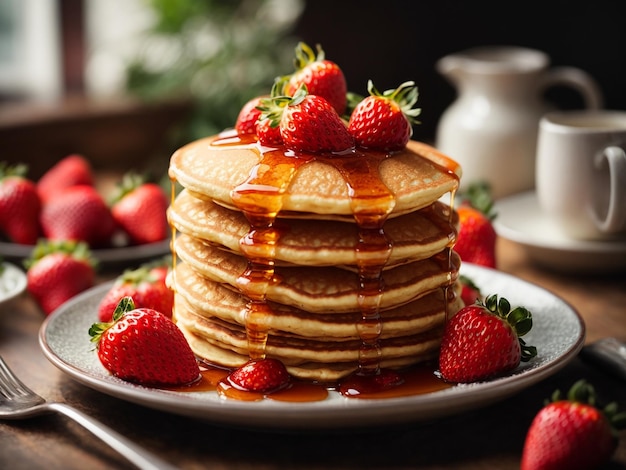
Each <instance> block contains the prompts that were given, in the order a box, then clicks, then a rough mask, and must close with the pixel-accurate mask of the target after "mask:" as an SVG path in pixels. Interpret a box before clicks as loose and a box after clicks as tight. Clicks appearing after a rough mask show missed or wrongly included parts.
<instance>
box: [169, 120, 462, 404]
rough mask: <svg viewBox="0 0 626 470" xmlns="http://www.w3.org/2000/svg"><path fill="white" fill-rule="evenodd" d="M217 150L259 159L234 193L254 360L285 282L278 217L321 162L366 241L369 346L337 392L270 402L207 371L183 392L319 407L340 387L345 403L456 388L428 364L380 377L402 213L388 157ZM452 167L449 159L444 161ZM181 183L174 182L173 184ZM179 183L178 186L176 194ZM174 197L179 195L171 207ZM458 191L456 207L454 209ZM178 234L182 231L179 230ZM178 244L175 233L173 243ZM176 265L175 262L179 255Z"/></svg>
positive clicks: (294, 388)
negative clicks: (272, 302)
mask: <svg viewBox="0 0 626 470" xmlns="http://www.w3.org/2000/svg"><path fill="white" fill-rule="evenodd" d="M211 145H213V146H232V145H244V146H255V148H256V149H257V151H258V153H259V156H260V159H259V162H258V163H257V164H256V165H255V166H254V167H253V169H252V170H251V171H250V174H249V177H248V179H247V180H246V181H244V182H243V183H242V184H240V185H239V186H237V187H236V188H234V189H233V190H232V191H231V198H232V200H233V203H234V204H235V206H236V207H237V208H238V209H240V210H241V211H242V212H243V213H244V215H245V216H246V218H247V220H248V222H249V224H250V231H249V232H248V233H247V234H246V235H245V236H244V237H242V238H241V240H240V248H241V250H242V252H243V253H244V255H245V256H246V258H247V260H248V264H247V268H246V270H245V271H244V272H243V273H242V274H241V275H240V276H239V278H238V280H237V285H238V287H239V289H240V291H241V292H242V293H243V294H244V295H245V296H246V297H247V298H248V299H249V301H248V303H247V305H246V311H245V325H246V334H247V338H248V348H249V356H250V359H262V358H264V357H265V347H266V343H267V338H268V334H269V327H268V325H267V319H268V317H269V315H270V313H271V310H270V307H269V305H268V304H267V302H266V293H267V290H268V287H269V286H270V285H271V284H272V283H275V282H279V280H278V279H277V278H276V277H275V272H274V266H275V249H276V245H277V243H278V240H279V238H280V236H281V234H282V233H283V230H281V228H280V223H279V222H278V221H277V217H278V215H279V214H280V212H281V210H282V206H283V197H284V195H285V193H286V191H287V188H288V187H289V184H290V183H291V181H292V178H293V177H294V176H295V174H296V173H297V171H298V169H299V168H300V167H301V166H302V165H305V164H307V163H309V162H312V161H320V162H323V163H326V164H328V165H330V166H332V167H334V168H335V169H337V170H338V171H339V172H340V173H341V175H342V177H343V178H344V181H345V184H346V187H347V189H348V194H349V196H350V204H351V208H352V212H353V217H354V220H355V222H356V224H357V226H358V230H359V238H358V242H357V247H356V253H357V268H358V275H359V286H358V303H359V309H360V312H361V320H360V321H359V323H358V324H357V331H358V332H359V336H360V339H361V342H362V345H361V348H360V350H359V360H358V370H357V371H356V372H355V373H353V374H352V375H351V376H349V377H348V378H346V379H344V380H343V381H342V382H341V383H339V384H335V386H330V387H329V386H328V385H324V384H312V383H304V382H302V381H298V380H292V383H291V384H290V387H288V388H287V389H284V390H281V391H279V392H274V393H272V394H269V395H267V396H264V395H263V394H259V393H253V392H245V391H240V390H235V389H233V388H232V387H231V386H229V385H228V382H227V381H226V380H225V378H226V376H227V375H228V371H226V370H223V369H220V368H215V367H213V366H208V367H206V368H205V369H203V372H202V380H201V381H199V382H198V383H197V384H195V385H192V386H191V387H182V388H181V389H182V390H183V391H198V390H204V389H207V390H217V391H218V392H220V393H222V394H223V395H225V396H228V397H230V398H235V399H239V400H259V399H263V398H271V399H275V400H283V401H315V400H323V399H325V398H326V396H327V393H328V390H329V389H332V388H336V389H337V390H338V391H340V392H341V393H342V394H343V395H345V396H351V397H358V398H385V397H390V396H406V395H414V394H418V393H426V392H430V391H436V390H441V389H444V388H447V387H449V386H450V385H449V384H446V383H444V382H442V381H441V380H439V379H438V378H436V377H435V374H433V371H434V369H433V367H432V366H426V365H421V366H418V367H414V368H411V369H409V370H407V371H403V373H402V374H401V373H398V372H396V371H391V370H381V368H380V359H381V350H380V345H379V339H380V335H381V333H382V321H381V317H380V310H379V304H380V300H381V297H382V294H383V291H384V288H385V286H384V282H383V277H382V272H383V269H384V267H385V265H386V264H387V261H388V259H389V256H390V254H391V250H392V242H391V241H390V240H389V238H388V237H387V236H386V234H385V231H384V228H383V225H384V223H385V221H386V220H387V218H388V216H389V214H390V213H391V212H392V211H393V208H394V206H395V197H394V195H393V194H392V193H391V192H390V190H389V189H388V188H387V187H386V185H385V184H384V183H383V182H382V181H381V179H380V175H379V170H378V168H379V165H380V163H381V162H382V161H383V160H385V159H386V158H389V157H390V156H391V155H390V154H389V153H385V152H370V151H368V152H361V151H359V150H358V149H357V150H355V151H353V152H351V153H350V154H349V155H341V156H339V155H318V154H309V153H297V154H296V153H295V152H293V151H290V150H285V149H277V148H266V147H263V146H261V145H259V144H258V143H257V142H256V138H255V137H254V136H245V135H237V134H236V133H233V132H226V133H223V134H220V136H218V137H217V138H216V139H215V140H214V141H212V142H211ZM440 157H442V159H444V160H445V157H444V156H443V155H440ZM431 163H433V164H434V165H435V166H437V167H439V169H440V170H441V171H443V172H445V173H447V174H449V175H453V176H454V177H455V178H456V179H457V186H458V176H457V175H456V165H457V164H456V162H454V161H453V160H449V163H448V160H446V161H445V163H442V164H437V163H434V162H431ZM172 183H174V182H172ZM173 187H174V184H172V188H173ZM174 197H175V194H174V189H172V200H173V198H174ZM453 201H454V192H452V193H451V204H450V208H452V207H454V206H453V205H452V204H453ZM452 223H453V210H452V209H450V210H449V213H448V225H449V227H450V226H452ZM173 232H175V230H174V231H173ZM454 239H455V237H454V236H452V237H450V244H449V247H448V248H447V249H446V250H447V252H446V256H447V258H448V267H449V271H448V283H447V284H446V285H445V286H443V287H442V289H443V294H444V297H443V298H444V305H445V318H446V319H447V318H448V316H449V314H448V301H449V300H450V299H451V297H453V296H454V295H455V294H454V292H451V291H450V289H449V288H450V286H452V285H453V283H454V279H453V263H452V261H451V251H452V246H453V244H454V241H455V240H454ZM172 240H174V234H173V236H172ZM174 259H175V256H174Z"/></svg>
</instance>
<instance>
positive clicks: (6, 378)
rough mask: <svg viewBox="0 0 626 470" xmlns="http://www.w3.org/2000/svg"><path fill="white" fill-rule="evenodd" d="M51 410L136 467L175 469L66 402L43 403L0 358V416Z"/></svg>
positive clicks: (163, 469) (26, 414)
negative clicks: (81, 428)
mask: <svg viewBox="0 0 626 470" xmlns="http://www.w3.org/2000/svg"><path fill="white" fill-rule="evenodd" d="M52 412H59V413H61V414H64V415H65V416H67V417H69V418H71V419H73V420H74V421H76V422H77V423H78V424H80V425H81V426H83V427H84V428H85V429H87V430H89V431H90V432H91V433H93V434H94V435H95V436H97V437H99V438H100V439H101V440H102V441H104V442H105V443H106V444H108V445H109V446H111V447H112V448H113V449H115V450H116V451H118V452H119V453H120V454H121V455H123V456H124V457H126V458H127V459H128V460H129V461H130V462H132V463H133V464H135V465H136V466H137V467H138V468H140V469H145V470H157V469H158V470H167V469H170V470H174V468H175V467H173V466H171V465H170V464H169V463H167V462H165V461H163V460H161V459H159V458H158V457H156V456H155V455H152V454H150V453H149V452H148V451H147V450H145V449H143V448H141V447H139V446H138V445H136V444H135V443H133V442H131V441H130V440H129V439H127V438H126V437H124V436H122V435H121V434H119V433H118V432H116V431H114V430H113V429H111V428H109V427H108V426H105V425H104V424H102V423H100V422H98V421H96V420H95V419H93V418H91V417H89V416H87V415H86V414H84V413H82V412H81V411H79V410H77V409H75V408H72V407H71V406H70V405H67V404H65V403H54V402H46V400H45V399H44V398H42V397H40V396H39V395H37V394H36V393H35V392H33V391H32V390H31V389H30V388H28V387H27V386H26V385H24V384H23V383H22V381H20V379H18V378H17V376H16V375H15V374H14V373H13V371H11V369H10V368H9V366H7V364H6V362H5V361H4V359H2V357H0V419H26V418H30V417H33V416H38V415H42V414H48V413H52Z"/></svg>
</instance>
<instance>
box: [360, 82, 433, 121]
mask: <svg viewBox="0 0 626 470" xmlns="http://www.w3.org/2000/svg"><path fill="white" fill-rule="evenodd" d="M367 91H368V93H369V94H370V96H380V97H382V98H386V99H388V100H391V101H395V102H396V103H397V104H398V106H399V107H400V109H401V110H402V114H404V116H405V117H406V118H407V120H408V121H409V122H410V123H411V124H420V121H418V120H417V119H416V118H417V116H419V115H420V114H421V112H422V110H421V108H414V106H415V104H416V103H417V98H418V96H419V93H418V90H417V85H415V82H413V81H408V82H404V83H402V84H401V85H400V86H399V87H398V88H395V89H393V88H392V89H389V90H385V91H383V92H382V93H381V92H379V91H378V90H377V89H376V87H375V86H374V82H372V80H368V82H367Z"/></svg>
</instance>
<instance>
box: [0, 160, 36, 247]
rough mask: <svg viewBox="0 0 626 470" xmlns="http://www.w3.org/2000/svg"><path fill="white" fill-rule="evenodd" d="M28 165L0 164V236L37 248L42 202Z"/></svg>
mask: <svg viewBox="0 0 626 470" xmlns="http://www.w3.org/2000/svg"><path fill="white" fill-rule="evenodd" d="M27 172H28V168H27V167H26V166H25V165H15V166H9V165H7V164H6V163H4V162H0V234H4V235H6V236H7V237H8V239H9V241H11V242H14V243H19V244H22V245H34V244H35V243H37V238H38V237H39V235H40V232H41V230H40V226H39V212H40V210H41V201H40V199H39V195H38V194H37V189H36V186H35V183H34V182H33V181H31V180H29V179H28V178H27V177H26V173H27Z"/></svg>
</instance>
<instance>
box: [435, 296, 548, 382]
mask: <svg viewBox="0 0 626 470" xmlns="http://www.w3.org/2000/svg"><path fill="white" fill-rule="evenodd" d="M531 328H532V314H531V312H530V311H528V310H527V309H526V308H524V307H517V308H515V309H513V310H511V305H510V304H509V302H508V301H507V300H506V299H505V298H500V299H498V296H497V295H492V296H489V297H487V298H486V299H485V303H476V304H473V305H469V306H465V307H463V308H462V309H461V310H459V311H458V312H457V314H456V315H454V316H453V317H452V318H451V319H450V320H449V321H448V322H447V323H446V326H445V329H444V333H443V338H442V340H441V349H440V352H439V372H440V373H441V376H442V377H443V378H444V379H445V380H447V381H449V382H476V381H479V380H484V379H488V378H491V377H495V376H497V375H501V374H503V373H505V372H508V371H511V370H513V369H515V368H516V367H517V366H518V365H519V364H520V361H524V362H526V361H529V360H530V359H532V358H533V357H535V356H536V355H537V349H536V348H535V347H533V346H527V345H526V343H525V342H524V340H523V339H521V336H524V335H525V334H526V333H528V332H529V331H530V329H531Z"/></svg>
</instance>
